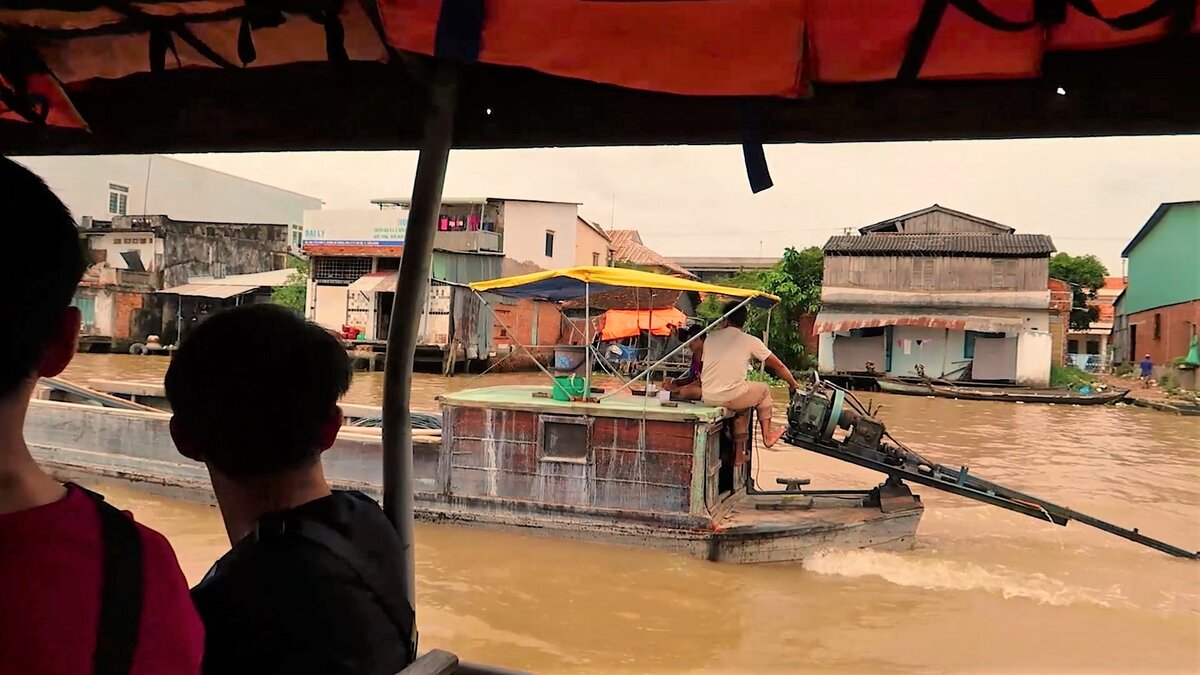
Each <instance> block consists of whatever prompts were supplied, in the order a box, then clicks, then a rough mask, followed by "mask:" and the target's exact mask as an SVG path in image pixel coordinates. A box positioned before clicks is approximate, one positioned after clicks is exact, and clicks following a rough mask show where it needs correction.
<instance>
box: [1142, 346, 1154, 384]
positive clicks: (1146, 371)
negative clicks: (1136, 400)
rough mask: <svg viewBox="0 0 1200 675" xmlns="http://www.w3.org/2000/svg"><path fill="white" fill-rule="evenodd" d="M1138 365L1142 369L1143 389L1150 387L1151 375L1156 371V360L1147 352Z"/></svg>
mask: <svg viewBox="0 0 1200 675" xmlns="http://www.w3.org/2000/svg"><path fill="white" fill-rule="evenodd" d="M1138 365H1139V366H1141V369H1142V389H1148V388H1149V387H1150V375H1151V374H1153V373H1154V361H1153V360H1152V359H1151V358H1150V355H1149V354H1147V355H1146V356H1145V358H1143V359H1142V360H1141V362H1139V363H1138Z"/></svg>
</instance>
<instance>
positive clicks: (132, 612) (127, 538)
mask: <svg viewBox="0 0 1200 675" xmlns="http://www.w3.org/2000/svg"><path fill="white" fill-rule="evenodd" d="M68 487H71V488H74V489H77V490H79V491H81V492H83V494H85V495H87V496H88V497H89V498H91V500H92V502H93V503H94V504H95V505H96V512H97V514H98V515H99V516H100V541H101V546H102V548H103V563H102V566H101V575H102V576H101V586H100V589H101V590H100V620H99V621H98V622H97V624H96V651H95V652H94V653H93V654H92V673H93V675H128V673H129V672H131V670H132V669H133V653H134V650H135V649H136V648H137V643H138V633H139V632H140V629H141V623H142V536H141V534H140V533H139V532H138V529H137V525H136V524H134V522H133V519H132V518H130V517H129V516H127V515H125V514H124V513H122V512H121V511H120V510H118V509H117V508H116V507H114V506H113V505H111V504H109V503H108V502H106V501H104V497H103V496H102V495H99V494H96V493H95V492H92V491H91V490H88V489H86V488H82V487H79V486H78V485H74V484H71V483H68Z"/></svg>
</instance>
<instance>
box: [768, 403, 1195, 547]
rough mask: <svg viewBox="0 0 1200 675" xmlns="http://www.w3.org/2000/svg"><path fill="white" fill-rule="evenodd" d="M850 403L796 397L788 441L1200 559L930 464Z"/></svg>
mask: <svg viewBox="0 0 1200 675" xmlns="http://www.w3.org/2000/svg"><path fill="white" fill-rule="evenodd" d="M845 401H846V399H845V392H843V391H840V390H833V391H832V392H831V395H828V396H827V395H825V393H816V394H814V393H812V392H810V393H807V394H804V395H802V396H800V397H798V398H797V399H795V400H793V402H792V404H791V405H790V406H789V408H788V421H789V425H788V431H787V433H786V435H785V436H784V440H786V441H787V442H788V443H790V444H792V445H796V446H798V447H801V448H804V449H806V450H811V451H813V452H816V453H819V454H822V455H825V456H827V457H833V458H834V459H840V460H842V461H844V462H850V463H851V464H857V465H858V466H861V467H865V468H868V469H874V470H875V471H879V472H882V473H885V474H887V475H888V476H891V477H892V478H894V479H902V480H908V481H912V482H914V483H920V484H921V485H928V486H929V487H932V488H937V489H939V490H942V491H945V492H949V493H952V494H956V495H959V496H960V497H966V498H968V499H974V500H976V501H981V502H984V503H987V504H991V505H993V506H999V507H1000V508H1004V509H1008V510H1009V511H1016V512H1017V513H1023V514H1025V515H1027V516H1030V517H1033V518H1038V519H1041V520H1048V521H1050V522H1052V523H1054V524H1055V525H1064V526H1065V525H1066V524H1067V523H1068V522H1070V521H1072V520H1074V521H1077V522H1080V523H1083V524H1084V525H1088V526H1090V527H1094V528H1096V529H1098V530H1103V531H1105V532H1108V533H1109V534H1115V535H1117V536H1118V537H1121V538H1123V539H1128V540H1129V541H1132V542H1136V543H1138V544H1141V545H1143V546H1149V547H1150V548H1153V549H1156V550H1159V551H1162V552H1163V553H1169V554H1170V555H1173V556H1177V557H1180V558H1190V559H1192V560H1197V559H1200V552H1196V551H1189V550H1186V549H1182V548H1179V547H1178V546H1172V545H1171V544H1168V543H1166V542H1164V541H1160V540H1158V539H1153V538H1151V537H1147V536H1146V535H1144V534H1142V533H1141V532H1139V531H1138V529H1137V528H1133V529H1127V528H1124V527H1120V526H1118V525H1114V524H1113V523H1110V522H1108V521H1105V520H1100V519H1099V518H1094V517H1092V516H1089V515H1087V514H1084V513H1079V512H1078V511H1075V510H1073V509H1070V508H1067V507H1065V506H1060V505H1058V504H1055V503H1053V502H1049V501H1046V500H1044V499H1041V498H1039V497H1034V496H1033V495H1028V494H1025V493H1024V492H1019V491H1017V490H1013V489H1011V488H1007V487H1005V486H1003V485H999V484H997V483H993V482H991V481H989V480H985V479H983V478H979V477H976V476H973V475H971V473H970V469H968V468H967V467H965V466H964V467H960V468H957V469H955V468H951V467H947V466H944V465H942V464H937V463H934V462H931V461H929V460H927V459H925V458H924V457H922V456H921V455H919V454H917V453H916V452H914V451H912V450H910V449H909V448H907V447H905V446H904V445H903V444H901V443H899V442H898V441H895V439H891V435H890V434H888V433H887V432H886V430H885V429H884V426H883V423H882V422H879V421H878V420H876V419H874V418H873V417H870V416H869V415H866V414H862V413H859V412H856V411H854V410H851V409H849V408H848V407H847V408H843V405H844V404H845ZM835 426H841V427H843V428H850V429H851V433H850V435H849V436H848V437H847V438H846V440H837V439H834V438H833V437H832V431H833V428H834V427H835ZM882 437H887V438H889V439H891V440H893V441H895V442H896V445H895V446H893V445H891V444H888V443H883V442H880V439H881V438H882Z"/></svg>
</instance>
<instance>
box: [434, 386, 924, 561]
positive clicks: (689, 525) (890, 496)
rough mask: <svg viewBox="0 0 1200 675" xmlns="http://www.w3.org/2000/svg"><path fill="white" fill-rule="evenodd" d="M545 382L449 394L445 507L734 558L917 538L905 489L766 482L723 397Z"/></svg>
mask: <svg viewBox="0 0 1200 675" xmlns="http://www.w3.org/2000/svg"><path fill="white" fill-rule="evenodd" d="M549 393H550V387H536V386H524V387H488V388H482V389H473V390H468V391H463V392H459V393H456V394H449V395H446V396H444V397H442V410H443V413H442V415H443V419H444V421H445V426H444V428H443V432H442V450H441V458H442V460H443V462H444V464H443V465H442V466H441V467H439V471H438V474H437V478H438V480H439V481H440V483H439V485H438V488H439V489H438V490H437V497H435V498H436V499H440V500H441V502H442V504H443V508H444V509H445V510H446V511H447V512H452V513H455V514H456V515H457V517H459V518H462V519H475V520H483V521H493V522H495V521H506V522H511V523H513V524H520V522H524V523H525V524H527V525H528V526H531V527H536V528H539V529H543V530H559V531H563V533H564V534H566V536H571V537H583V538H588V539H605V540H612V541H622V542H625V543H635V544H640V545H643V546H654V547H659V548H669V549H674V550H680V551H685V552H687V553H689V554H691V555H694V556H698V557H703V558H708V559H710V560H721V561H728V562H777V561H789V560H800V559H802V558H803V557H804V556H805V555H806V554H808V553H809V552H812V551H815V550H820V549H826V548H867V547H874V548H884V549H897V548H906V547H910V546H912V544H913V540H914V536H915V534H916V529H917V524H918V523H919V522H920V518H921V513H922V506H921V503H920V501H919V500H918V499H917V498H915V497H913V496H912V494H911V493H910V492H908V491H907V489H906V488H900V491H898V492H890V493H885V494H884V495H883V496H882V499H881V496H880V493H879V490H878V489H876V490H863V491H849V490H847V491H836V492H828V491H826V492H822V491H814V492H803V493H800V492H795V491H792V492H789V491H772V492H765V491H758V490H757V489H756V488H755V485H754V483H753V480H752V478H751V471H750V467H751V462H750V461H749V458H748V457H744V453H743V456H739V453H737V452H735V451H734V444H733V440H732V437H731V436H730V435H729V434H728V433H726V432H725V429H726V425H727V423H728V421H729V415H728V414H727V413H726V411H725V410H724V409H722V408H713V407H709V406H705V405H700V404H694V403H676V404H674V405H672V406H663V405H662V404H660V402H659V401H658V400H657V399H653V398H651V399H647V398H646V397H644V396H633V395H629V394H624V395H617V396H613V397H610V398H605V399H603V400H600V401H596V402H582V401H573V402H571V401H556V400H553V399H551V398H549ZM881 502H882V505H881ZM516 519H519V520H516ZM568 531H569V532H568Z"/></svg>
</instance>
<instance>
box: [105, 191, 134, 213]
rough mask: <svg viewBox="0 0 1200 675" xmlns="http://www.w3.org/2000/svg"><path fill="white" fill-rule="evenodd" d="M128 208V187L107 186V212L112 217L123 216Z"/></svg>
mask: <svg viewBox="0 0 1200 675" xmlns="http://www.w3.org/2000/svg"><path fill="white" fill-rule="evenodd" d="M128 207H129V186H128V185H118V184H117V183H109V184H108V212H109V213H110V214H112V215H114V216H123V215H125V211H126V210H127V209H128Z"/></svg>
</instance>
